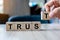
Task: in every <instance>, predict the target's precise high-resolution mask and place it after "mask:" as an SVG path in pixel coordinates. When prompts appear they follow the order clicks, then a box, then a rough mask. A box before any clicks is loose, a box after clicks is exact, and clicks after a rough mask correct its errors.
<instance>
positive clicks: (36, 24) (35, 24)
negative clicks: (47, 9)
mask: <svg viewBox="0 0 60 40" xmlns="http://www.w3.org/2000/svg"><path fill="white" fill-rule="evenodd" d="M31 27H32V31H40V28H41V23H40V22H38V21H36V22H32V26H31Z"/></svg>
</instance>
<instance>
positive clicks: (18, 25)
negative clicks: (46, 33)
mask: <svg viewBox="0 0 60 40" xmlns="http://www.w3.org/2000/svg"><path fill="white" fill-rule="evenodd" d="M40 25H41V24H40V22H7V23H6V30H7V31H31V30H35V29H36V30H40Z"/></svg>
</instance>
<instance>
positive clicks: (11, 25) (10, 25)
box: [6, 22, 15, 31]
mask: <svg viewBox="0 0 60 40" xmlns="http://www.w3.org/2000/svg"><path fill="white" fill-rule="evenodd" d="M6 30H7V31H13V30H15V25H14V23H13V22H7V23H6Z"/></svg>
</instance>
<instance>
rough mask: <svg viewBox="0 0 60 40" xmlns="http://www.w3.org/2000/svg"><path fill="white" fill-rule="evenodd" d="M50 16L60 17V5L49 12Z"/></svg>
mask: <svg viewBox="0 0 60 40" xmlns="http://www.w3.org/2000/svg"><path fill="white" fill-rule="evenodd" d="M49 17H50V18H54V17H58V18H60V7H58V8H55V9H54V10H53V11H51V12H50V13H49Z"/></svg>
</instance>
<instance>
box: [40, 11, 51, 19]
mask: <svg viewBox="0 0 60 40" xmlns="http://www.w3.org/2000/svg"><path fill="white" fill-rule="evenodd" d="M41 20H50V17H49V13H48V12H41Z"/></svg>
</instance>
